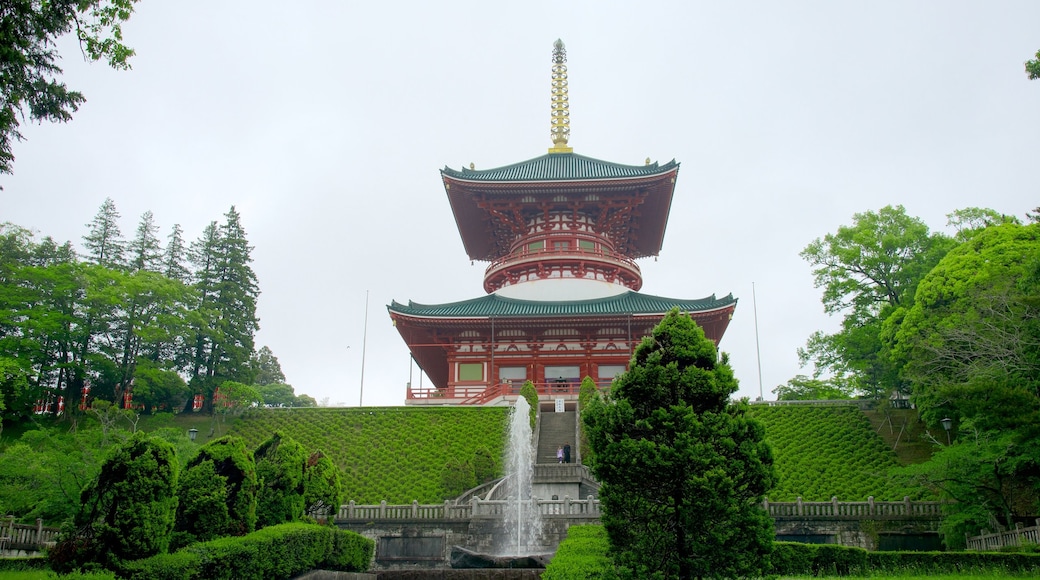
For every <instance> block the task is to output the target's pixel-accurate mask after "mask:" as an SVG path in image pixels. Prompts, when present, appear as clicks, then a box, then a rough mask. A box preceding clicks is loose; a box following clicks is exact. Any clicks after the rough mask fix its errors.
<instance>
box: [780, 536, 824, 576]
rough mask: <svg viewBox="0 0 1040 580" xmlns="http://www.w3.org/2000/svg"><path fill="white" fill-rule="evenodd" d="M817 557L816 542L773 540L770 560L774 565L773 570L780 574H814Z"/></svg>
mask: <svg viewBox="0 0 1040 580" xmlns="http://www.w3.org/2000/svg"><path fill="white" fill-rule="evenodd" d="M815 558H816V546H815V545H814V544H798V543H795V542H773V554H772V556H770V558H769V561H770V563H771V564H772V566H773V571H774V572H776V573H778V574H783V575H788V576H804V575H807V574H812V571H813V560H814V559H815Z"/></svg>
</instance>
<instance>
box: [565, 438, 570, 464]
mask: <svg viewBox="0 0 1040 580" xmlns="http://www.w3.org/2000/svg"><path fill="white" fill-rule="evenodd" d="M563 462H564V463H570V462H571V444H570V443H564V444H563Z"/></svg>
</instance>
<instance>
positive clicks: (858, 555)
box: [542, 525, 1040, 580]
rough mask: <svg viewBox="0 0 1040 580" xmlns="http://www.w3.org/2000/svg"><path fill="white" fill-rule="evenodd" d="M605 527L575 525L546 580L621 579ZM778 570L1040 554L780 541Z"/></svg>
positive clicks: (927, 569)
mask: <svg viewBox="0 0 1040 580" xmlns="http://www.w3.org/2000/svg"><path fill="white" fill-rule="evenodd" d="M609 550H610V543H609V540H608V539H607V532H606V530H605V529H603V526H599V525H585V526H571V527H570V529H568V530H567V538H566V539H565V540H564V541H563V542H561V543H560V547H559V548H558V549H557V550H556V555H555V556H553V559H552V561H551V562H549V566H548V567H546V569H545V572H544V573H543V574H542V580H570V579H586V578H615V577H616V575H615V570H614V565H613V562H612V560H611V558H610V556H609V555H608V554H609ZM770 562H771V564H772V568H773V569H772V571H771V572H772V573H773V574H777V575H780V576H872V575H877V574H882V575H885V574H892V575H909V576H931V575H941V574H994V573H996V574H1009V575H1022V576H1028V575H1033V576H1040V554H1029V553H1001V552H868V551H867V550H864V549H862V548H850V547H847V546H838V545H834V544H799V543H795V542H774V543H773V554H772V556H771V557H770Z"/></svg>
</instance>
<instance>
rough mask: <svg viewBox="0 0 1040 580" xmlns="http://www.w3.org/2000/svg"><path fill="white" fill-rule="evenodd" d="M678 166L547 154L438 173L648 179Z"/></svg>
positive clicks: (487, 178)
mask: <svg viewBox="0 0 1040 580" xmlns="http://www.w3.org/2000/svg"><path fill="white" fill-rule="evenodd" d="M678 166H679V164H678V163H677V162H676V161H675V160H674V159H673V160H671V161H669V162H668V163H665V164H664V165H660V164H658V163H657V162H654V163H650V164H648V165H621V164H619V163H611V162H609V161H600V160H599V159H593V158H591V157H585V156H583V155H578V154H576V153H547V154H545V155H542V156H541V157H535V158H534V159H529V160H527V161H521V162H520V163H514V164H512V165H506V166H505V167H496V168H494V169H480V170H477V169H468V168H465V167H463V168H462V170H461V171H456V170H454V169H451V168H450V167H445V168H444V169H442V170H441V173H442V174H444V175H447V176H450V177H453V178H456V179H465V180H468V181H481V182H518V181H520V182H522V181H575V180H588V179H624V178H634V177H650V176H654V175H660V174H662V173H666V172H668V171H670V170H672V169H674V168H676V167H678Z"/></svg>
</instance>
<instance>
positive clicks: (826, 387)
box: [773, 375, 852, 401]
mask: <svg viewBox="0 0 1040 580" xmlns="http://www.w3.org/2000/svg"><path fill="white" fill-rule="evenodd" d="M773 393H775V394H776V400H777V401H833V400H841V399H851V398H852V388H851V387H850V386H849V384H848V382H847V381H842V380H841V379H837V378H829V379H823V380H820V379H811V378H809V377H807V376H805V375H798V376H796V377H794V378H793V379H790V380H789V381H787V384H786V385H779V386H777V387H776V388H775V389H773Z"/></svg>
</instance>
